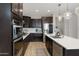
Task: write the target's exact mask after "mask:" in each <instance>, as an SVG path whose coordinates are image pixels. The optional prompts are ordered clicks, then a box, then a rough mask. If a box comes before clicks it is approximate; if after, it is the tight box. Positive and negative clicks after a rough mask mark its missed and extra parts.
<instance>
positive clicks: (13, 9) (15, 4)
mask: <svg viewBox="0 0 79 59" xmlns="http://www.w3.org/2000/svg"><path fill="white" fill-rule="evenodd" d="M18 7H19V5H18V3H12V12H14V13H15V14H18V13H19V8H18Z"/></svg>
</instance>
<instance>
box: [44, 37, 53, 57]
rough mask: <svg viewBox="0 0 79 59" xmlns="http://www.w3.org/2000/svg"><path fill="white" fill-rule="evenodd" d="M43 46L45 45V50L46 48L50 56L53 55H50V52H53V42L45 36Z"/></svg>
mask: <svg viewBox="0 0 79 59" xmlns="http://www.w3.org/2000/svg"><path fill="white" fill-rule="evenodd" d="M45 45H46V48H47V50H48V52H49V53H50V55H51V56H52V55H53V53H52V50H53V41H52V40H51V39H50V38H49V37H47V36H46V41H45Z"/></svg>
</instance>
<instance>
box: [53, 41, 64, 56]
mask: <svg viewBox="0 0 79 59" xmlns="http://www.w3.org/2000/svg"><path fill="white" fill-rule="evenodd" d="M62 55H63V48H62V47H61V46H60V45H58V44H57V43H55V42H53V56H62Z"/></svg>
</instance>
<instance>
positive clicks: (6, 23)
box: [0, 3, 12, 56]
mask: <svg viewBox="0 0 79 59" xmlns="http://www.w3.org/2000/svg"><path fill="white" fill-rule="evenodd" d="M11 34H12V33H11V4H9V3H1V4H0V56H7V55H8V56H10V55H12V38H11V37H12V36H11Z"/></svg>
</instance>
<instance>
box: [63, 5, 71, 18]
mask: <svg viewBox="0 0 79 59" xmlns="http://www.w3.org/2000/svg"><path fill="white" fill-rule="evenodd" d="M71 16H72V13H71V12H70V11H69V6H68V4H67V5H66V12H65V13H64V18H65V19H70V18H71Z"/></svg>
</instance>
